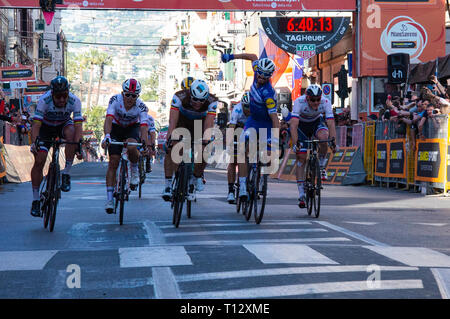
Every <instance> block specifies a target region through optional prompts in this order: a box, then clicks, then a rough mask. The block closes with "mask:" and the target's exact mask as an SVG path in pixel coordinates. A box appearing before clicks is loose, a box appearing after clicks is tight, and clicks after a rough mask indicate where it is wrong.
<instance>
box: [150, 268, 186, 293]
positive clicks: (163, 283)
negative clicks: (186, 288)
mask: <svg viewBox="0 0 450 319" xmlns="http://www.w3.org/2000/svg"><path fill="white" fill-rule="evenodd" d="M152 278H153V285H154V286H153V289H154V291H155V298H157V299H180V298H181V296H180V289H179V288H178V284H177V281H176V280H175V277H174V275H173V273H172V270H171V269H170V268H169V267H154V268H152Z"/></svg>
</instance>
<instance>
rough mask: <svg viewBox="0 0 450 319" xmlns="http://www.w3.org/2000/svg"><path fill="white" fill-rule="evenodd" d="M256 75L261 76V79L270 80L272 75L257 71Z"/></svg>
mask: <svg viewBox="0 0 450 319" xmlns="http://www.w3.org/2000/svg"><path fill="white" fill-rule="evenodd" d="M256 73H257V74H258V75H259V76H261V77H263V78H265V79H268V78H270V77H271V76H272V73H266V72H262V71H259V70H256Z"/></svg>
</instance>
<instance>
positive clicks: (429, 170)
mask: <svg viewBox="0 0 450 319" xmlns="http://www.w3.org/2000/svg"><path fill="white" fill-rule="evenodd" d="M446 148H447V146H446V143H445V140H443V139H424V140H419V141H417V147H416V160H417V167H416V172H415V179H416V181H422V182H432V183H444V182H445V163H446V161H445V160H446V157H447V153H448V150H447V149H446Z"/></svg>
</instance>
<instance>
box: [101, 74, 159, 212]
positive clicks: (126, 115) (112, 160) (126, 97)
mask: <svg viewBox="0 0 450 319" xmlns="http://www.w3.org/2000/svg"><path fill="white" fill-rule="evenodd" d="M122 90H123V91H122V93H120V94H117V95H114V96H113V97H111V99H110V100H109V105H108V109H107V110H106V118H105V125H104V132H105V138H104V139H103V141H102V147H103V148H105V147H106V145H107V143H110V142H111V141H117V142H124V141H127V142H129V143H137V141H139V137H142V142H143V143H144V144H145V145H146V146H147V147H149V146H151V145H150V142H149V140H148V133H147V132H148V123H147V119H148V114H147V112H148V108H147V106H146V105H145V104H144V102H142V100H141V99H139V98H138V97H139V93H140V92H141V84H140V83H139V81H137V80H136V79H128V80H125V82H123V84H122ZM122 148H123V147H122V146H121V145H109V148H108V152H109V165H108V171H107V173H106V193H107V201H106V204H105V210H106V212H107V213H108V214H112V213H113V211H114V199H113V192H114V185H115V184H116V171H117V167H118V166H119V161H120V155H121V153H122ZM127 151H128V158H129V160H130V163H131V180H130V188H131V189H132V190H135V189H136V188H137V185H138V184H139V165H138V160H139V151H138V149H137V147H136V146H130V145H128V146H127ZM142 154H143V155H146V154H147V148H145V149H143V150H142Z"/></svg>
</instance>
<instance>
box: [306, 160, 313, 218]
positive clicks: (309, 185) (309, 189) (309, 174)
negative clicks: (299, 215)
mask: <svg viewBox="0 0 450 319" xmlns="http://www.w3.org/2000/svg"><path fill="white" fill-rule="evenodd" d="M314 166H315V165H314V161H310V160H308V164H307V166H306V180H305V195H306V210H307V212H308V216H311V214H312V211H313V207H314V196H315V194H314V188H315V185H314V184H315V167H314Z"/></svg>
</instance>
